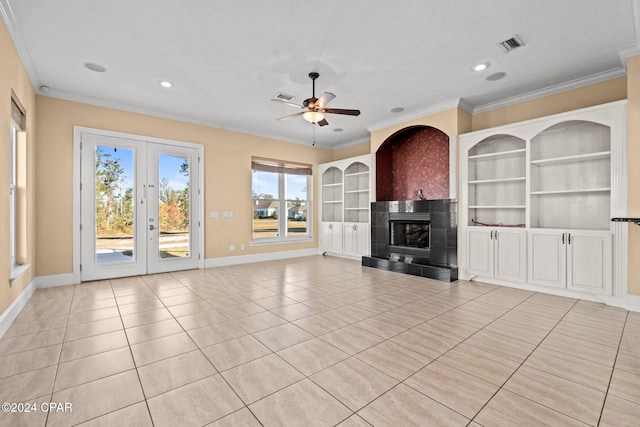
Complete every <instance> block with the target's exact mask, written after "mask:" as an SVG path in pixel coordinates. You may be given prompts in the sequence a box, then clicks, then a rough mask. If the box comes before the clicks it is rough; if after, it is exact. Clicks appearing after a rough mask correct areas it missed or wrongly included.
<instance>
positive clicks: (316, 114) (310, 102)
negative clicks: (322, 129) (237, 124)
mask: <svg viewBox="0 0 640 427" xmlns="http://www.w3.org/2000/svg"><path fill="white" fill-rule="evenodd" d="M318 77H320V74H318V73H315V72H311V73H309V78H310V79H311V81H312V84H313V92H312V94H311V98H308V99H305V100H304V101H303V102H302V105H298V104H294V103H293V102H289V101H285V100H282V99H278V98H273V99H272V101H273V102H279V103H281V104H286V105H290V106H292V107H296V108H302V111H299V112H297V113H294V114H289V115H288V116H284V117H280V118H279V119H278V120H285V119H290V118H292V117H297V116H302V118H303V119H305V120H306V121H308V122H309V123H317V124H318V126H327V125H328V124H329V122H327V120H326V119H325V118H324V115H325V114H345V115H347V116H359V115H360V110H348V109H344V108H326V107H325V106H326V105H327V104H328V103H329V102H331V100H333V98H335V97H336V96H335V95H334V94H332V93H331V92H324V93H323V94H322V95H320V98H316V79H317V78H318Z"/></svg>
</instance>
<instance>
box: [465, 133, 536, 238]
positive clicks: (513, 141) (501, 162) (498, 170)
mask: <svg viewBox="0 0 640 427" xmlns="http://www.w3.org/2000/svg"><path fill="white" fill-rule="evenodd" d="M467 160H468V162H467V167H468V169H467V171H468V180H467V184H468V194H469V199H468V202H469V204H468V209H469V211H468V214H469V220H468V222H467V223H468V224H469V225H476V224H478V223H481V224H509V225H522V226H524V223H525V210H526V206H525V199H526V191H525V183H526V148H525V141H524V140H523V139H521V138H517V137H514V136H511V135H506V134H505V135H500V134H498V135H490V136H488V137H487V138H485V139H484V140H482V141H479V142H478V143H477V144H475V145H474V146H473V147H471V148H470V149H469V150H468V157H467Z"/></svg>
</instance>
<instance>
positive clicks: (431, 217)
mask: <svg viewBox="0 0 640 427" xmlns="http://www.w3.org/2000/svg"><path fill="white" fill-rule="evenodd" d="M455 148H456V144H455V140H451V139H450V138H449V136H448V135H447V134H445V133H444V132H442V131H440V130H439V129H436V128H434V127H430V126H410V127H407V128H404V129H401V130H399V131H398V132H396V133H394V134H393V135H391V136H389V137H388V138H387V139H386V140H385V141H384V142H383V143H382V145H381V146H380V148H379V149H378V151H377V152H376V200H377V201H376V202H374V203H372V204H371V256H370V257H363V258H362V263H363V265H366V266H369V267H375V268H382V269H387V270H392V271H397V272H404V273H408V274H413V275H417V276H423V277H429V278H432V279H439V280H446V281H452V280H457V277H458V268H457V260H458V249H457V248H458V243H457V240H458V233H457V230H458V226H457V217H458V210H457V206H458V203H457V201H456V199H455V197H456V160H455V159H456V149H455Z"/></svg>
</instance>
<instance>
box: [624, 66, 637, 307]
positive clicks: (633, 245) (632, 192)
mask: <svg viewBox="0 0 640 427" xmlns="http://www.w3.org/2000/svg"><path fill="white" fill-rule="evenodd" d="M627 79H628V83H627V84H628V100H629V101H628V102H629V103H628V132H629V136H628V145H627V169H628V174H629V211H628V215H629V216H630V217H632V218H640V55H637V56H634V57H632V58H629V59H628V60H627ZM639 259H640V226H637V225H631V224H629V270H628V272H627V273H628V277H627V280H628V283H629V293H630V294H633V295H640V263H638V260H639Z"/></svg>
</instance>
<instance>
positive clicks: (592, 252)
mask: <svg viewBox="0 0 640 427" xmlns="http://www.w3.org/2000/svg"><path fill="white" fill-rule="evenodd" d="M611 252H612V249H611V234H610V233H597V232H588V231H586V232H585V231H580V232H570V233H568V235H567V287H568V288H569V289H575V290H580V291H589V292H593V293H598V294H607V295H611V284H612V254H611Z"/></svg>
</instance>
